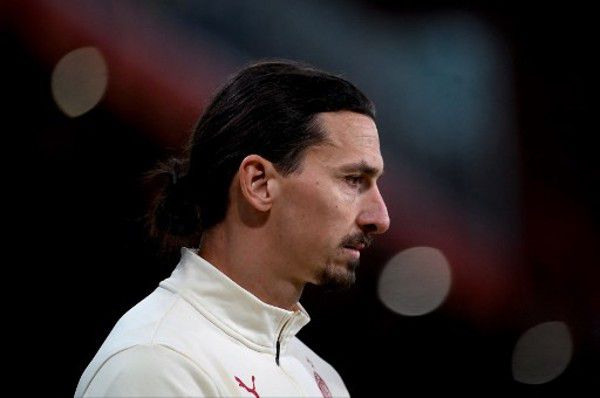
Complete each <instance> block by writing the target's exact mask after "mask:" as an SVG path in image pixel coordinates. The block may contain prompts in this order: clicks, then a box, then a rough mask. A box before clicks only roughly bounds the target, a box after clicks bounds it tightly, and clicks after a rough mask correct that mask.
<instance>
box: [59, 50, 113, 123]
mask: <svg viewBox="0 0 600 398" xmlns="http://www.w3.org/2000/svg"><path fill="white" fill-rule="evenodd" d="M107 82H108V68H107V66H106V61H105V60H104V57H103V56H102V53H101V52H100V51H99V50H98V49H97V48H95V47H82V48H78V49H77V50H73V51H71V52H69V53H68V54H66V55H65V56H63V57H62V58H61V59H60V61H58V63H57V64H56V66H55V67H54V70H53V71H52V82H51V84H52V96H53V97H54V100H55V101H56V104H57V105H58V107H59V108H60V110H62V111H63V112H64V113H65V114H66V115H67V116H70V117H77V116H81V115H83V114H84V113H86V112H87V111H89V110H90V109H92V108H93V107H94V106H96V105H97V104H98V102H100V100H101V99H102V96H103V95H104V92H105V91H106V85H107Z"/></svg>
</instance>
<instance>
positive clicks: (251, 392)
mask: <svg viewBox="0 0 600 398" xmlns="http://www.w3.org/2000/svg"><path fill="white" fill-rule="evenodd" d="M234 377H235V381H237V382H238V384H239V386H240V387H244V388H245V389H246V391H248V392H249V393H250V394H252V395H254V397H255V398H260V396H259V395H258V393H257V392H256V385H255V384H254V379H255V378H254V375H252V388H250V387H248V386H247V385H246V383H244V382H243V381H242V380H241V379H240V378H239V377H237V376H234Z"/></svg>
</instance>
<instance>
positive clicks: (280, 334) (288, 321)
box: [275, 315, 294, 366]
mask: <svg viewBox="0 0 600 398" xmlns="http://www.w3.org/2000/svg"><path fill="white" fill-rule="evenodd" d="M293 317H294V316H293V315H292V316H291V317H290V318H288V320H287V321H285V323H284V324H283V326H282V327H281V330H280V331H279V335H278V336H277V342H276V343H275V363H276V364H277V366H279V354H280V353H281V336H282V335H283V331H284V330H285V327H286V326H287V325H288V323H290V321H291V320H292V318H293Z"/></svg>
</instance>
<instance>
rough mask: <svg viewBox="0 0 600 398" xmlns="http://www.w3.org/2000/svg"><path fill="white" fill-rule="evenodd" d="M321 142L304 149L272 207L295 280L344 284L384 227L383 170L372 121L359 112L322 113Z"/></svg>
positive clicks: (284, 180) (352, 274) (352, 277)
mask: <svg viewBox="0 0 600 398" xmlns="http://www.w3.org/2000/svg"><path fill="white" fill-rule="evenodd" d="M317 117H318V118H319V121H320V122H321V126H322V127H323V128H324V130H325V131H326V132H327V142H326V143H324V144H320V145H317V146H313V147H310V148H309V149H307V151H306V153H305V157H304V159H303V162H302V166H301V169H300V171H299V172H295V173H292V174H291V175H289V176H287V177H285V178H284V179H283V181H282V185H281V186H282V191H281V193H282V196H281V199H283V200H278V201H277V203H276V204H275V205H274V208H273V212H274V214H277V218H276V219H277V220H278V221H277V231H278V233H277V240H278V244H279V245H281V246H280V247H281V248H282V249H283V250H285V251H286V255H289V262H288V264H286V265H287V266H289V267H290V269H288V270H287V271H288V272H289V273H291V274H292V275H293V276H294V277H295V278H297V279H298V281H299V282H300V281H301V282H311V283H315V284H324V285H334V286H350V285H351V284H352V283H353V282H354V280H355V269H356V267H357V266H358V263H359V258H360V250H362V249H364V247H365V246H368V245H369V244H370V242H371V240H372V238H371V236H372V235H373V234H380V233H383V232H385V231H386V230H387V229H388V227H389V217H388V213H387V208H386V205H385V203H384V201H383V198H382V197H381V194H380V192H379V188H378V187H377V178H378V177H379V176H380V175H381V173H382V171H383V159H382V157H381V153H380V150H379V136H378V133H377V128H376V126H375V123H374V121H373V120H372V119H371V118H370V117H368V116H364V115H361V114H358V113H354V112H349V111H341V112H326V113H320V114H319V115H318V116H317Z"/></svg>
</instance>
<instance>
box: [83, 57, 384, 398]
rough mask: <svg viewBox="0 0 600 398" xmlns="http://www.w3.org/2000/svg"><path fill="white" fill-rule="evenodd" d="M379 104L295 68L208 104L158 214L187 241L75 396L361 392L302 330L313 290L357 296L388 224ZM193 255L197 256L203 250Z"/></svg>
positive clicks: (261, 67) (173, 166) (168, 171)
mask: <svg viewBox="0 0 600 398" xmlns="http://www.w3.org/2000/svg"><path fill="white" fill-rule="evenodd" d="M382 172H383V159H382V157H381V153H380V149H379V137H378V133H377V128H376V125H375V122H374V107H373V105H372V103H371V102H370V101H369V100H368V99H367V98H366V97H365V96H364V94H362V93H361V92H360V91H359V90H358V89H357V88H356V87H354V86H353V85H352V84H351V83H349V82H347V81H346V80H344V79H342V78H340V77H337V76H333V75H330V74H327V73H325V72H322V71H319V70H316V69H314V68H312V67H310V66H308V65H305V64H300V63H297V62H290V61H270V62H266V61H265V62H259V63H256V64H253V65H250V66H248V67H246V68H244V69H242V70H241V71H240V72H239V73H237V74H236V75H235V76H233V77H232V78H231V79H230V80H229V81H228V82H227V83H226V84H225V86H224V87H223V88H222V89H221V90H220V91H219V92H218V93H217V94H216V96H215V97H214V99H213V101H212V103H211V104H210V105H209V106H208V107H207V108H206V110H205V111H204V113H203V115H202V117H201V118H200V120H199V122H198V125H197V127H196V129H195V132H194V134H193V136H192V137H191V140H190V142H189V145H188V146H187V148H186V153H185V156H184V157H183V159H180V160H176V161H173V162H171V163H168V164H163V165H162V166H161V167H159V168H158V171H157V172H156V173H154V174H153V175H152V176H153V177H156V178H160V177H164V176H165V175H168V176H169V182H168V184H167V185H166V187H165V189H164V191H163V192H162V193H161V194H160V195H158V196H157V200H156V202H155V203H154V206H153V208H152V209H151V211H150V213H149V214H150V216H149V220H150V224H151V225H150V230H151V233H152V234H153V235H154V236H157V237H160V238H161V239H162V242H163V243H164V245H165V246H166V247H182V248H181V260H180V262H179V264H178V265H177V267H176V269H175V270H174V271H173V273H172V275H171V276H170V277H169V278H167V279H166V280H164V281H162V282H161V283H160V284H159V287H158V288H157V289H156V290H155V291H154V292H152V293H151V294H150V295H149V296H147V297H146V298H145V299H144V300H142V301H141V302H140V303H138V304H137V305H136V306H134V307H133V308H132V309H131V310H129V311H128V312H127V313H126V314H125V315H124V316H123V317H122V318H121V319H120V320H119V321H118V323H117V324H116V325H115V327H114V329H113V330H112V331H111V333H110V335H109V336H108V338H107V339H106V341H105V342H104V344H103V345H102V347H101V348H100V350H99V351H98V353H97V354H96V356H95V357H94V359H93V360H92V362H91V363H90V364H89V366H88V367H87V369H86V370H85V372H84V373H83V375H82V377H81V379H80V381H79V385H78V386H77V391H76V392H75V396H78V397H79V396H133V395H135V396H248V397H266V396H324V397H328V396H348V395H349V394H348V391H347V389H346V387H345V386H344V383H343V381H342V379H341V378H340V376H339V375H338V373H337V372H336V371H335V369H333V367H331V366H330V365H329V364H328V363H327V362H325V361H324V360H323V359H321V358H320V357H319V356H318V355H317V354H315V353H314V352H313V351H312V350H311V349H309V348H308V347H307V346H306V345H304V344H303V343H302V342H301V341H300V340H299V339H298V338H297V337H295V335H296V333H297V332H298V331H299V330H300V329H301V328H302V327H303V326H304V325H306V324H307V323H308V321H309V316H308V314H307V313H306V311H305V309H304V308H303V307H302V305H301V304H300V303H299V299H300V296H301V294H302V290H303V288H304V286H305V284H306V283H314V284H318V285H333V286H350V285H351V284H352V283H353V282H354V279H355V269H356V267H357V266H358V263H359V259H360V255H361V250H363V249H364V248H365V247H367V246H368V245H369V244H370V243H371V241H372V236H373V235H375V234H380V233H383V232H385V231H386V230H387V229H388V227H389V217H388V214H387V209H386V206H385V203H384V201H383V199H382V197H381V194H380V192H379V189H378V187H377V179H378V177H379V176H380V175H381V173H382ZM189 247H192V248H193V247H197V248H198V249H197V250H194V249H191V248H189Z"/></svg>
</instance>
